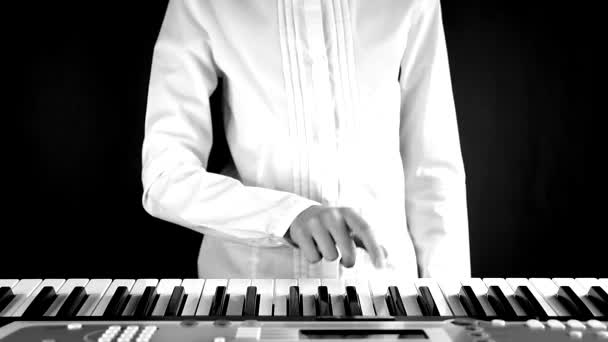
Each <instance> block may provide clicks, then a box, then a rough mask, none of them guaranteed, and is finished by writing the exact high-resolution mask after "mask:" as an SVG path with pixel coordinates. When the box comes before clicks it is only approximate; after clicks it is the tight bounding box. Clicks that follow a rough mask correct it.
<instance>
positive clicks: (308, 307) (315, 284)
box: [298, 278, 321, 316]
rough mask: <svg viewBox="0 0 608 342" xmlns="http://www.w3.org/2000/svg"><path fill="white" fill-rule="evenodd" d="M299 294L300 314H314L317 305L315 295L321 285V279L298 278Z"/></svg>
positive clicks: (315, 313)
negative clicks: (300, 300) (300, 299)
mask: <svg viewBox="0 0 608 342" xmlns="http://www.w3.org/2000/svg"><path fill="white" fill-rule="evenodd" d="M298 286H299V287H300V295H301V298H302V316H316V315H317V306H316V303H315V296H316V295H317V292H318V290H319V286H321V279H312V278H311V279H304V278H301V279H298Z"/></svg>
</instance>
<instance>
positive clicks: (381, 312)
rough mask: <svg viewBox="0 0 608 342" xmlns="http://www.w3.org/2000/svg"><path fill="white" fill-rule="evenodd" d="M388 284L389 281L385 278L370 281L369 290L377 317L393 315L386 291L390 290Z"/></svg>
mask: <svg viewBox="0 0 608 342" xmlns="http://www.w3.org/2000/svg"><path fill="white" fill-rule="evenodd" d="M388 284H389V282H388V280H387V279H384V278H373V279H370V281H369V289H370V293H371V296H372V302H373V304H374V310H375V311H376V316H381V317H386V316H390V315H391V313H390V310H389V308H388V304H387V302H386V289H388V286H389V285H388Z"/></svg>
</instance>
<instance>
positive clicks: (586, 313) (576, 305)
mask: <svg viewBox="0 0 608 342" xmlns="http://www.w3.org/2000/svg"><path fill="white" fill-rule="evenodd" d="M557 298H558V300H559V301H560V303H561V304H562V305H563V306H564V307H565V308H566V310H567V311H568V313H569V314H570V316H574V317H576V318H577V319H584V320H588V319H591V318H593V317H594V316H593V313H592V312H591V311H590V310H589V309H588V308H587V306H586V305H585V303H583V301H582V300H581V299H580V298H579V297H578V296H577V295H576V293H574V291H573V290H572V288H571V287H570V286H560V287H559V290H558V291H557Z"/></svg>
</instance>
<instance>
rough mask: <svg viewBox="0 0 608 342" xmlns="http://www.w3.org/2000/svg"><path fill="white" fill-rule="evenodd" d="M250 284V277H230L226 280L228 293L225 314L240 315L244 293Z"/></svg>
mask: <svg viewBox="0 0 608 342" xmlns="http://www.w3.org/2000/svg"><path fill="white" fill-rule="evenodd" d="M250 284H251V279H230V280H229V281H228V288H227V289H226V291H227V293H228V294H229V295H230V297H229V299H228V308H227V309H226V315H227V316H242V315H243V305H244V304H245V294H246V293H247V287H248V286H249V285H250Z"/></svg>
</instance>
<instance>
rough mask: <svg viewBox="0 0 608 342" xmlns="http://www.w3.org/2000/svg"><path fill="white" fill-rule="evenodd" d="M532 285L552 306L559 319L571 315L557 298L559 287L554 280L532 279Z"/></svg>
mask: <svg viewBox="0 0 608 342" xmlns="http://www.w3.org/2000/svg"><path fill="white" fill-rule="evenodd" d="M530 283H531V284H532V286H534V288H536V290H538V293H540V294H541V295H542V296H543V298H544V299H545V301H546V302H547V303H549V305H551V307H552V308H553V311H555V313H556V314H557V315H558V316H559V317H567V316H569V315H570V313H569V312H568V310H567V309H566V308H565V307H564V306H563V305H562V303H561V302H560V300H559V299H558V297H557V291H558V290H559V287H558V286H557V285H555V283H554V282H553V280H551V279H549V278H530Z"/></svg>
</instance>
